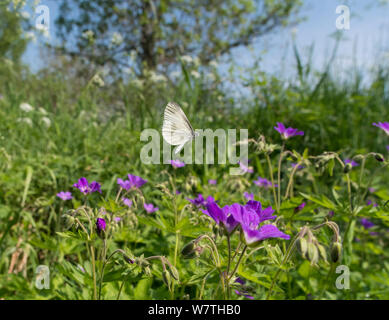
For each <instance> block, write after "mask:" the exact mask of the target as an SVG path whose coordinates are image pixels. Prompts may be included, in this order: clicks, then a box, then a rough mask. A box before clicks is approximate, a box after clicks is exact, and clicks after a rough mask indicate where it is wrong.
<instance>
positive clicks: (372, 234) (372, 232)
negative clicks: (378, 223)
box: [369, 231, 379, 237]
mask: <svg viewBox="0 0 389 320" xmlns="http://www.w3.org/2000/svg"><path fill="white" fill-rule="evenodd" d="M369 234H370V235H371V236H373V237H374V236H378V235H379V233H378V232H376V231H370V232H369Z"/></svg>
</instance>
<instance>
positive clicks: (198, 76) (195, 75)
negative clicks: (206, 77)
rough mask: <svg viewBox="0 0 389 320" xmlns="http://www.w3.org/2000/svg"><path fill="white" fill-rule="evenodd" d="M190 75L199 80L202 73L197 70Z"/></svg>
mask: <svg viewBox="0 0 389 320" xmlns="http://www.w3.org/2000/svg"><path fill="white" fill-rule="evenodd" d="M190 74H191V75H192V77H193V78H195V79H199V78H200V73H198V72H197V71H196V70H192V71H191V72H190Z"/></svg>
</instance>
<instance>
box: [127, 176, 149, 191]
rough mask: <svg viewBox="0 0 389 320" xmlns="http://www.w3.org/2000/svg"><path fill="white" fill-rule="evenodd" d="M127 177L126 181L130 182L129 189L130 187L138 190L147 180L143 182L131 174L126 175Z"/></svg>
mask: <svg viewBox="0 0 389 320" xmlns="http://www.w3.org/2000/svg"><path fill="white" fill-rule="evenodd" d="M127 176H128V180H129V181H130V185H131V188H132V187H135V188H140V187H141V186H143V185H144V184H145V183H146V182H147V180H144V179H142V178H141V177H138V176H135V175H132V174H128V175H127Z"/></svg>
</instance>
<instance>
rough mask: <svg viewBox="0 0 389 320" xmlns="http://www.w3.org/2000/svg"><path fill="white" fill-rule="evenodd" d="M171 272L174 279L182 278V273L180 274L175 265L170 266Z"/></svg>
mask: <svg viewBox="0 0 389 320" xmlns="http://www.w3.org/2000/svg"><path fill="white" fill-rule="evenodd" d="M169 272H170V274H171V276H172V277H173V279H174V280H177V281H179V280H180V275H179V273H178V270H177V269H176V267H175V266H169Z"/></svg>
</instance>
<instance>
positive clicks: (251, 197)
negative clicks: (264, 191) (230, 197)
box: [243, 192, 254, 200]
mask: <svg viewBox="0 0 389 320" xmlns="http://www.w3.org/2000/svg"><path fill="white" fill-rule="evenodd" d="M243 196H244V197H245V198H246V199H247V200H254V193H248V192H244V193H243Z"/></svg>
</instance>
